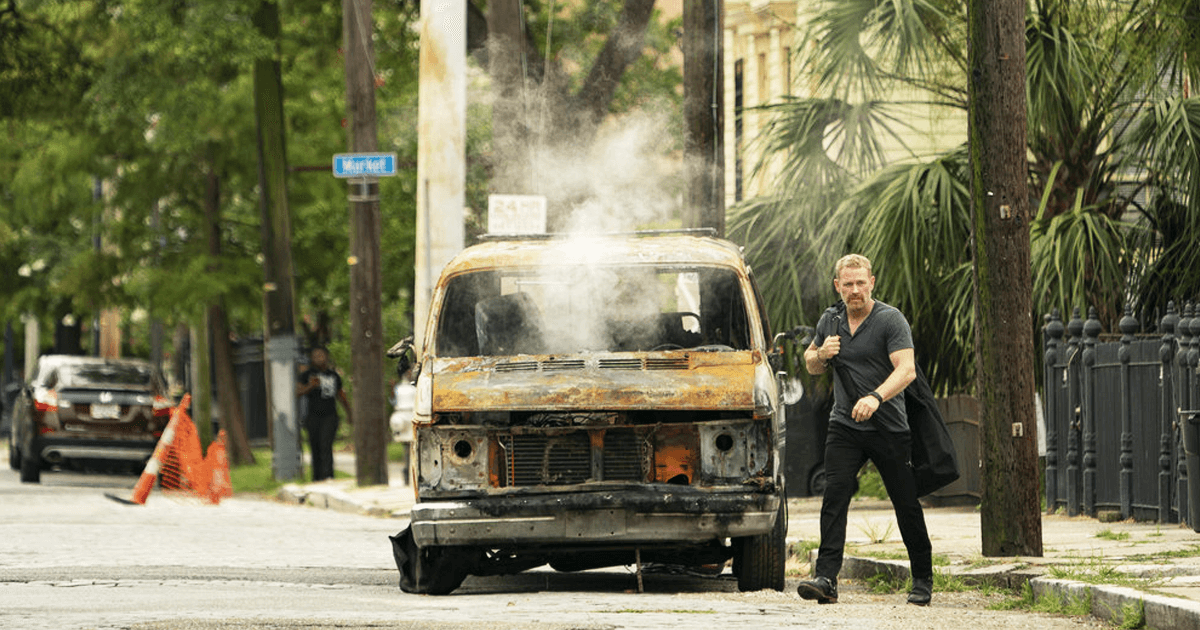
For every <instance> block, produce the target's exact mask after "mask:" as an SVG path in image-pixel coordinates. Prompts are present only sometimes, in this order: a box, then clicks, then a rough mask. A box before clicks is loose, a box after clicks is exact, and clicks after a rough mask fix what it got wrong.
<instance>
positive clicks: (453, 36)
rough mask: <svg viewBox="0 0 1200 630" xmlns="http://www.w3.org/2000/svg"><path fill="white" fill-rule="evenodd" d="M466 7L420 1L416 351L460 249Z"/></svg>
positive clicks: (463, 150)
mask: <svg viewBox="0 0 1200 630" xmlns="http://www.w3.org/2000/svg"><path fill="white" fill-rule="evenodd" d="M466 5H467V3H466V2H461V1H459V2H445V3H439V2H422V3H421V72H420V86H419V92H418V100H419V106H418V110H419V111H418V113H417V259H416V283H415V284H416V290H415V291H414V292H413V319H414V320H415V322H414V326H413V331H414V335H413V336H414V341H415V344H414V345H415V349H416V351H417V354H418V355H420V353H421V352H422V350H423V348H422V344H423V343H424V339H423V336H424V334H425V322H426V321H427V320H428V317H429V304H430V302H431V301H432V299H433V287H434V284H435V283H436V282H437V277H438V274H439V273H440V272H441V270H442V267H444V266H445V265H446V263H447V262H449V261H450V259H451V258H453V257H454V255H455V254H457V253H458V252H459V251H460V250H462V247H463V206H464V205H465V203H466V202H465V199H466V191H465V189H466V155H467V123H466V120H467V72H466V66H467V6H466Z"/></svg>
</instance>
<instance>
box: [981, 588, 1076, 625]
mask: <svg viewBox="0 0 1200 630" xmlns="http://www.w3.org/2000/svg"><path fill="white" fill-rule="evenodd" d="M988 609H989V610H1028V611H1030V612H1040V613H1047V614H1051V615H1069V616H1072V617H1086V616H1088V615H1091V614H1092V592H1091V591H1086V592H1085V594H1084V595H1082V596H1078V595H1072V596H1071V597H1062V596H1059V595H1058V594H1057V593H1053V592H1051V593H1046V594H1044V595H1042V596H1041V597H1038V596H1036V595H1034V594H1033V587H1032V586H1030V584H1029V583H1028V582H1026V583H1025V586H1024V587H1023V588H1022V589H1021V595H1020V596H1019V597H1013V598H1009V599H1006V600H1004V601H1001V602H997V603H995V604H992V605H991V606H988Z"/></svg>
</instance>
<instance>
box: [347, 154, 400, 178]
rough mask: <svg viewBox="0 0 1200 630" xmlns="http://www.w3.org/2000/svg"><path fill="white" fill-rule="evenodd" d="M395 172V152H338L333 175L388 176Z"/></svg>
mask: <svg viewBox="0 0 1200 630" xmlns="http://www.w3.org/2000/svg"><path fill="white" fill-rule="evenodd" d="M395 174H396V154H395V153H338V154H336V155H334V156H333V176H334V177H389V176H392V175H395Z"/></svg>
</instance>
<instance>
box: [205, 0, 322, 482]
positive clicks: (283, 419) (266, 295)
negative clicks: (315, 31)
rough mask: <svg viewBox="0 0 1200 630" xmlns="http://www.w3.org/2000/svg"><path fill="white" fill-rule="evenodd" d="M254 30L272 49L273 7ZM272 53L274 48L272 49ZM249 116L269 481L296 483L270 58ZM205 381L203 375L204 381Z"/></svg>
mask: <svg viewBox="0 0 1200 630" xmlns="http://www.w3.org/2000/svg"><path fill="white" fill-rule="evenodd" d="M254 24H255V26H257V27H258V29H259V31H260V32H262V34H263V35H265V36H266V37H267V38H268V39H269V40H271V41H272V42H275V43H276V47H277V46H278V40H279V31H280V26H279V5H278V4H277V3H276V2H274V1H273V0H262V2H261V3H260V4H259V6H258V11H257V12H256V13H255V15H254ZM276 50H277V48H276ZM254 116H255V120H256V123H257V127H258V182H259V189H260V193H261V195H262V196H261V201H260V204H259V209H260V210H261V212H262V243H263V319H264V326H263V336H264V337H265V345H266V357H265V359H266V361H265V365H266V371H267V374H266V378H267V410H268V415H269V417H270V418H271V440H272V445H273V454H272V455H273V456H272V459H271V468H272V472H273V473H274V475H275V479H277V480H280V481H290V480H293V479H298V478H300V476H301V474H302V473H303V466H302V464H301V461H300V423H299V422H298V420H297V418H296V358H297V355H298V354H299V345H298V344H297V341H296V295H295V286H294V283H293V274H294V272H293V268H292V218H291V211H290V209H289V207H288V201H287V153H286V151H285V146H284V121H283V79H282V73H281V71H280V67H279V59H278V57H277V56H275V55H273V56H271V57H263V58H259V59H256V60H255V61H254ZM205 377H206V378H207V375H205Z"/></svg>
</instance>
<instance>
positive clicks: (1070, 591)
mask: <svg viewBox="0 0 1200 630" xmlns="http://www.w3.org/2000/svg"><path fill="white" fill-rule="evenodd" d="M1030 586H1031V587H1032V588H1033V593H1034V595H1036V596H1037V597H1045V596H1047V595H1055V596H1057V597H1058V598H1060V599H1064V600H1066V599H1084V598H1090V600H1091V612H1092V616H1094V617H1099V618H1101V619H1104V620H1107V621H1110V622H1112V623H1118V624H1119V623H1122V622H1123V621H1125V615H1126V611H1127V610H1133V611H1135V612H1136V611H1139V610H1140V612H1141V615H1142V625H1141V626H1139V627H1147V628H1156V629H1157V630H1197V629H1200V603H1197V602H1194V601H1191V600H1188V599H1182V598H1177V597H1166V596H1163V595H1154V594H1152V593H1145V592H1143V591H1139V590H1136V589H1132V588H1128V587H1124V586H1098V585H1094V584H1087V583H1084V582H1075V581H1071V580H1059V579H1054V578H1037V579H1035V580H1032V581H1031V582H1030Z"/></svg>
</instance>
